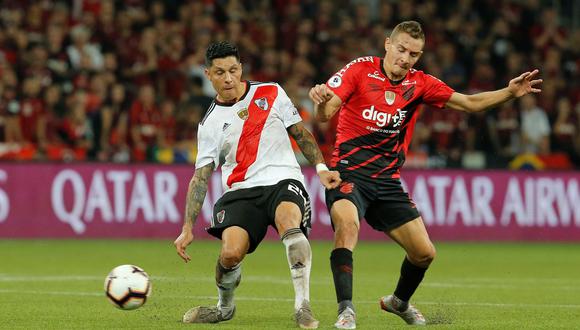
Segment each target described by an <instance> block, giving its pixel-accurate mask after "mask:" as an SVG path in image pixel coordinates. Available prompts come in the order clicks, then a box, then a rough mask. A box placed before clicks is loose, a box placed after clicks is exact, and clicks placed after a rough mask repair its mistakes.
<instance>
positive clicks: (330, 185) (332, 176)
mask: <svg viewBox="0 0 580 330" xmlns="http://www.w3.org/2000/svg"><path fill="white" fill-rule="evenodd" d="M318 176H319V177H320V182H321V183H322V185H323V186H324V187H325V188H326V189H334V188H336V187H338V185H340V183H341V182H342V179H341V178H340V173H338V171H321V172H320V173H318Z"/></svg>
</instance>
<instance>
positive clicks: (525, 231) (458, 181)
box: [0, 164, 580, 241]
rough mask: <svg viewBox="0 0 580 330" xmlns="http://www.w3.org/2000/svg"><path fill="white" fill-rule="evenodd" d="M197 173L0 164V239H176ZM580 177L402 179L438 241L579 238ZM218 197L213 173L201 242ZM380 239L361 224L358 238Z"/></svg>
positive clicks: (312, 185) (325, 222)
mask: <svg viewBox="0 0 580 330" xmlns="http://www.w3.org/2000/svg"><path fill="white" fill-rule="evenodd" d="M304 173H305V181H306V182H305V183H306V188H307V190H308V191H309V193H310V197H311V199H312V212H313V224H312V225H313V230H312V234H311V237H312V238H315V239H331V238H332V236H333V233H332V228H331V226H330V218H329V216H328V211H327V209H326V206H325V204H324V190H323V189H322V187H321V185H320V184H319V182H318V177H317V176H316V174H315V171H314V170H313V169H311V168H306V169H304ZM192 174H193V168H192V167H189V166H160V165H126V166H125V165H110V164H78V165H63V164H0V237H5V238H57V237H69V238H73V237H100V238H107V237H129V238H146V237H159V238H171V239H172V238H174V237H176V236H177V234H178V233H179V231H180V229H181V224H182V222H183V210H184V205H185V196H186V192H187V186H188V183H189V180H190V178H191V175H192ZM579 179H580V175H579V173H578V172H558V173H546V172H508V171H483V172H466V171H410V170H408V171H404V173H403V183H404V185H405V187H406V188H407V190H408V191H409V192H410V193H411V195H412V197H413V200H414V201H415V203H416V204H417V208H418V209H419V210H420V211H421V214H422V216H423V219H424V221H425V223H426V225H427V227H428V230H429V233H430V235H431V237H432V238H433V239H435V240H559V241H572V240H580V190H579V186H578V181H579ZM222 191H223V190H222V187H221V180H220V177H219V173H215V174H214V176H213V177H212V179H211V181H210V187H209V190H208V194H207V197H206V202H205V204H204V207H203V209H202V213H201V215H200V218H199V220H198V222H197V225H196V227H195V234H196V236H197V237H208V235H207V234H206V233H205V231H204V228H205V227H207V226H208V225H209V223H210V217H211V209H212V205H213V203H215V202H216V201H217V199H218V198H219V197H220V196H221V194H222ZM385 216H386V217H387V216H388V214H385ZM270 237H276V235H275V234H274V233H270ZM384 237H385V235H384V234H383V233H380V232H376V231H374V230H372V229H371V228H370V227H369V226H368V225H366V224H365V223H364V221H363V225H362V227H361V234H360V238H361V239H382V238H384Z"/></svg>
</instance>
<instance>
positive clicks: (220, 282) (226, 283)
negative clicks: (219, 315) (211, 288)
mask: <svg viewBox="0 0 580 330" xmlns="http://www.w3.org/2000/svg"><path fill="white" fill-rule="evenodd" d="M215 276H216V279H215V280H216V281H215V282H216V285H217V287H218V297H219V300H218V304H217V307H218V308H219V309H220V310H222V311H223V312H226V313H229V312H230V310H231V309H233V308H234V290H235V289H236V287H237V286H238V284H240V280H241V278H242V267H241V264H238V265H236V266H235V267H233V268H225V267H224V266H222V264H221V263H220V262H219V260H218V263H217V266H216V272H215Z"/></svg>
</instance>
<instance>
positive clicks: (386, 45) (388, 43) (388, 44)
mask: <svg viewBox="0 0 580 330" xmlns="http://www.w3.org/2000/svg"><path fill="white" fill-rule="evenodd" d="M390 45H391V38H389V37H386V38H385V51H387V49H388V48H389V46H390Z"/></svg>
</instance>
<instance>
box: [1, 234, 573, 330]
mask: <svg viewBox="0 0 580 330" xmlns="http://www.w3.org/2000/svg"><path fill="white" fill-rule="evenodd" d="M312 245H313V254H314V255H313V263H314V264H313V268H312V276H311V282H312V283H311V297H312V307H313V310H314V313H315V315H316V316H317V317H318V319H319V320H320V322H321V326H320V328H321V329H331V328H332V326H333V324H334V322H335V321H336V301H335V295H334V287H333V285H332V275H331V273H330V269H329V259H328V258H329V253H330V250H331V248H332V243H331V242H313V244H312ZM436 246H437V248H438V257H437V259H436V260H435V263H434V264H433V266H432V267H431V269H430V271H429V272H428V273H427V275H426V278H425V281H424V282H423V284H422V286H421V287H420V288H419V290H418V291H417V293H416V294H415V296H414V297H413V303H415V305H417V307H418V308H419V309H420V310H421V311H422V312H423V313H424V314H425V316H426V318H427V320H428V323H430V324H431V327H434V328H440V329H517V328H534V329H548V328H550V329H553V328H562V329H572V328H577V327H578V325H579V324H580V300H579V298H578V297H580V279H579V277H578V275H579V274H580V263H579V262H578V259H577V258H578V255H580V245H574V244H527V243H526V244H523V243H517V244H505V243H497V244H474V243H453V244H452V243H436ZM188 250H189V253H190V255H191V256H192V262H190V263H189V264H184V263H183V262H182V261H181V260H180V259H178V257H177V254H176V253H175V252H174V249H173V245H172V243H171V241H170V240H167V241H159V240H150V241H142V240H127V241H125V240H108V241H105V240H82V241H80V240H43V241H28V240H3V241H0V328H6V329H64V328H67V329H71V328H74V329H87V328H101V329H102V328H107V329H116V328H135V329H137V328H150V329H289V328H295V325H294V322H293V320H292V312H293V294H294V292H293V289H292V285H291V282H290V278H289V270H288V266H287V263H286V256H285V253H284V247H283V245H282V244H281V243H279V242H271V241H270V242H264V243H263V244H262V245H261V246H260V247H259V248H258V250H257V251H256V252H255V253H254V254H252V255H249V256H248V257H247V258H246V260H245V261H244V263H243V275H242V283H241V285H240V287H239V288H238V289H237V291H236V305H237V314H236V317H235V318H234V319H233V320H231V321H228V322H225V323H221V324H218V325H185V324H181V323H180V319H181V316H182V315H183V313H184V312H185V311H186V310H188V309H189V308H191V307H193V306H196V305H200V304H205V305H213V304H215V302H216V288H215V285H214V266H215V261H216V257H217V254H218V251H219V242H218V241H196V242H194V243H193V244H192V245H191V246H190V247H189V249H188ZM402 258H403V253H402V250H401V249H400V248H399V247H398V246H396V245H395V244H393V243H378V242H376V243H375V242H361V243H359V246H358V247H357V249H356V251H355V254H354V260H355V264H354V274H355V282H354V302H355V306H356V308H357V318H358V320H357V326H358V327H357V329H379V328H390V329H408V326H406V325H405V324H404V323H403V321H402V320H400V319H399V318H398V317H396V316H394V315H391V314H387V313H385V312H383V311H381V310H380V308H379V304H378V299H379V297H380V296H381V295H386V294H389V293H391V292H392V291H393V289H394V286H395V284H396V280H397V278H398V272H399V267H400V263H401V261H402ZM125 263H130V264H135V265H139V266H141V267H143V268H144V269H145V270H146V271H147V272H148V273H149V275H150V276H151V277H152V283H153V292H152V296H151V297H150V299H149V301H148V302H147V303H146V304H145V306H144V307H142V308H140V309H138V310H135V311H121V310H118V309H116V308H115V307H113V305H111V303H110V302H109V301H108V300H107V299H106V298H105V295H104V292H103V282H104V279H105V276H106V275H107V273H108V272H109V271H110V270H111V269H113V267H115V266H117V265H120V264H125Z"/></svg>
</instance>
